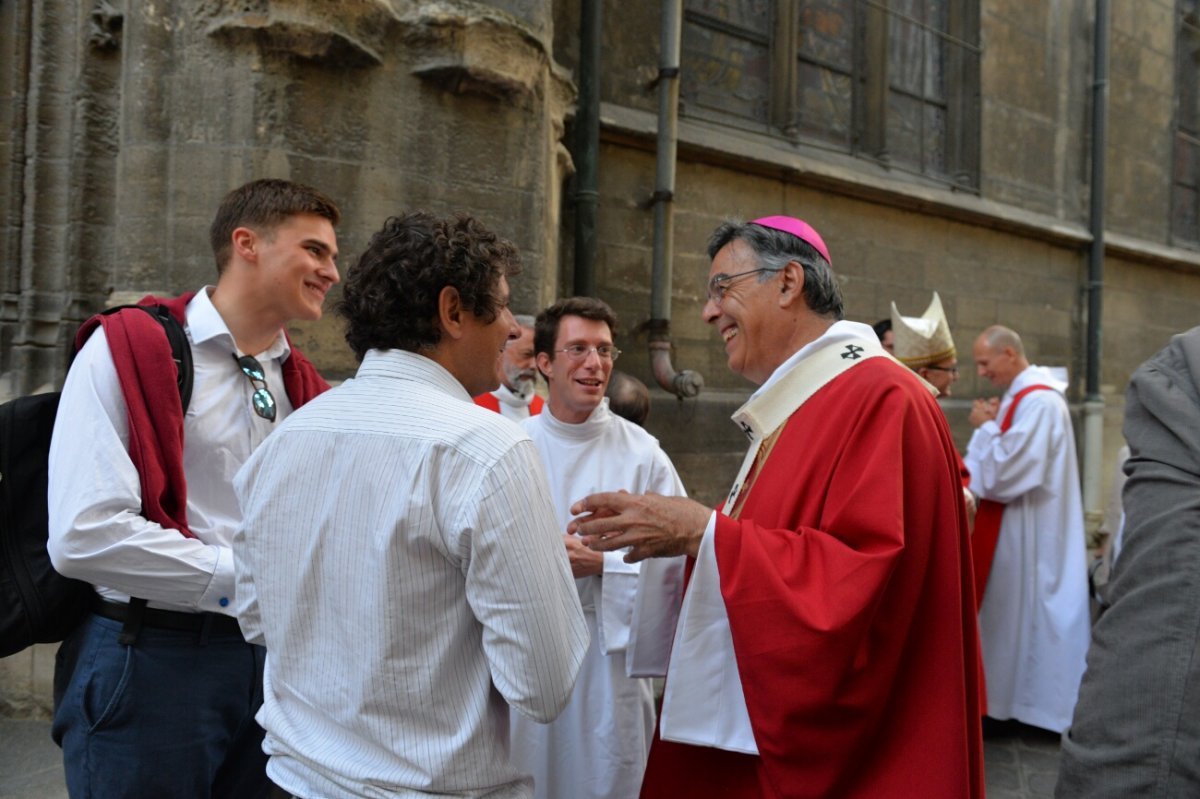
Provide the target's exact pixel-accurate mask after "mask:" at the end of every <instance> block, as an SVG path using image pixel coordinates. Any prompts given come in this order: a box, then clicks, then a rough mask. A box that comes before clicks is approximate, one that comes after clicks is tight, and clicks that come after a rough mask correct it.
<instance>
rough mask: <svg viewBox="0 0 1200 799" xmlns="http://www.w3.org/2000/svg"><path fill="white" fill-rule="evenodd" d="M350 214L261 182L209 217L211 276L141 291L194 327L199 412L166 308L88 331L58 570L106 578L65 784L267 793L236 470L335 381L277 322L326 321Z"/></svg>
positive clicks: (75, 391) (65, 697)
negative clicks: (175, 288)
mask: <svg viewBox="0 0 1200 799" xmlns="http://www.w3.org/2000/svg"><path fill="white" fill-rule="evenodd" d="M338 219H339V212H338V209H337V206H335V205H334V204H333V202H332V201H331V200H329V199H328V198H327V197H325V196H324V195H322V194H321V193H320V192H318V191H316V190H315V189H312V188H309V187H307V186H302V185H299V184H296V183H291V182H288V181H283V180H258V181H254V182H252V183H248V184H246V185H244V186H242V187H240V188H238V189H235V190H234V191H232V192H230V193H229V194H228V195H227V196H226V197H225V199H224V201H223V202H222V203H221V206H220V208H219V209H218V210H217V213H216V218H215V219H214V220H213V223H212V227H211V230H210V239H211V244H212V249H213V254H214V257H215V259H216V266H217V272H218V277H217V284H216V286H215V287H214V286H206V287H204V288H202V289H201V290H200V291H198V292H196V293H195V294H194V295H193V294H187V295H184V296H182V297H178V298H175V299H158V298H152V297H150V298H147V299H146V300H143V303H144V304H157V303H161V304H164V305H166V306H167V307H168V308H169V309H170V311H171V313H172V314H173V315H174V316H175V317H176V319H177V320H178V321H179V322H180V323H181V324H182V325H183V326H184V329H185V332H186V334H187V338H188V341H189V343H190V352H191V357H192V374H193V388H192V394H191V401H190V403H189V405H188V408H187V412H186V414H185V413H184V409H183V408H182V406H181V402H180V391H179V388H178V385H177V383H176V375H175V369H173V368H172V366H173V364H172V361H171V350H170V347H169V345H168V344H167V342H166V339H165V336H164V335H163V331H162V327H161V326H160V324H159V323H158V322H157V321H155V320H153V319H151V318H150V316H149V315H148V314H145V313H143V312H141V311H138V310H136V309H130V310H124V311H121V312H119V313H116V314H112V315H107V316H100V317H94V318H93V319H91V320H89V321H88V322H87V323H85V324H84V326H83V328H82V329H81V330H80V333H79V335H78V337H77V343H78V345H79V347H80V348H79V353H78V355H77V357H76V359H75V362H74V364H73V365H72V367H71V370H70V373H69V374H68V375H67V380H66V384H65V386H64V387H63V393H62V400H61V403H60V405H59V413H58V417H57V421H56V423H55V427H54V436H53V439H52V443H51V448H50V466H49V493H48V500H49V530H50V538H49V543H48V548H49V551H50V555H51V557H52V558H53V561H54V565H55V567H56V568H57V569H58V570H59V571H60V572H62V573H63V574H65V575H67V576H68V577H74V578H77V579H80V580H85V581H87V582H89V583H92V584H93V585H94V586H95V588H96V597H95V604H94V612H93V614H92V615H91V616H90V617H89V618H88V619H87V620H86V621H85V622H84V623H83V624H82V625H81V626H80V627H79V629H78V630H77V631H76V632H75V633H74V634H73V635H72V636H71V638H69V639H68V640H67V642H66V643H64V645H63V649H62V652H61V654H60V658H62V659H61V662H60V669H59V673H58V674H56V683H59V684H60V685H62V686H63V688H64V692H63V694H62V696H61V699H60V700H59V702H58V707H57V708H56V711H55V718H54V728H53V734H54V738H55V740H56V741H58V742H59V744H60V745H61V746H62V748H63V762H64V765H65V767H66V776H67V785H68V788H69V790H70V792H71V795H72V796H89V797H100V798H102V797H117V796H120V797H143V796H144V797H162V796H246V797H256V796H265V795H267V792H268V791H269V790H270V783H269V781H268V780H267V777H266V771H265V765H266V756H265V755H264V754H263V752H262V738H263V731H262V729H261V728H260V727H259V726H258V725H257V724H256V723H255V721H254V714H255V712H256V711H257V710H258V707H259V705H260V704H261V702H262V693H261V690H262V689H261V686H262V666H263V658H264V653H263V649H262V647H260V646H254V645H252V644H249V643H247V642H246V641H245V639H244V638H243V637H242V633H241V631H240V630H239V628H238V624H237V620H236V619H235V618H234V616H233V612H234V605H233V598H234V570H233V557H232V554H231V550H230V543H231V541H232V538H233V533H234V528H235V527H236V525H237V523H238V521H239V519H240V512H239V510H238V502H237V497H236V496H235V495H234V492H233V485H232V482H233V476H234V473H235V472H236V471H237V469H238V467H240V466H241V465H242V463H244V462H245V461H246V459H247V458H249V456H250V453H251V452H252V451H253V450H254V449H255V448H256V447H257V446H258V445H259V444H261V443H262V441H263V440H264V439H265V438H266V437H267V435H268V434H269V433H270V432H271V431H272V430H274V429H275V428H276V427H277V426H278V424H279V423H280V422H282V421H283V419H285V418H286V417H287V416H288V414H290V413H291V412H292V410H293V408H295V407H298V406H300V405H301V404H303V403H304V402H306V401H308V400H309V399H311V398H313V397H314V396H316V395H317V394H319V393H320V392H321V391H323V390H325V389H326V388H328V386H327V385H326V384H325V381H323V380H322V379H321V378H320V376H319V375H318V374H317V373H316V370H315V369H313V367H312V365H311V364H310V363H309V362H308V361H307V360H306V359H305V358H304V357H303V356H302V355H301V354H300V353H299V351H297V350H296V349H294V348H292V347H291V345H290V344H289V342H288V339H287V336H286V335H285V334H284V327H285V326H286V325H287V324H288V323H289V322H290V321H292V320H294V319H305V320H315V319H320V318H321V306H322V303H323V301H324V299H325V295H326V293H327V292H328V291H329V289H330V287H331V286H333V285H334V284H335V283H337V282H338V270H337V263H336V261H337V254H338V249H337V237H336V236H335V234H334V225H336V224H337V222H338ZM156 358H157V359H158V363H157V365H154V359H156ZM131 597H136V598H137V600H138V601H131ZM146 602H148V604H145V603H146Z"/></svg>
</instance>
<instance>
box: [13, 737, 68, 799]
mask: <svg viewBox="0 0 1200 799" xmlns="http://www.w3.org/2000/svg"><path fill="white" fill-rule="evenodd" d="M0 799H67V786H66V784H65V783H64V782H63V769H62V751H61V750H59V748H58V747H57V746H55V745H54V741H51V740H50V722H48V721H26V720H21V719H0Z"/></svg>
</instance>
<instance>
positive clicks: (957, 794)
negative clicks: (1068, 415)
mask: <svg viewBox="0 0 1200 799" xmlns="http://www.w3.org/2000/svg"><path fill="white" fill-rule="evenodd" d="M738 516H739V518H737V519H734V518H730V517H729V516H727V515H725V514H724V513H721V514H719V515H718V517H717V528H716V537H715V552H716V558H717V565H718V570H719V572H720V580H721V593H722V596H723V597H724V600H725V606H726V609H727V612H728V615H729V623H730V629H731V632H732V638H733V648H734V651H735V653H736V657H737V664H738V670H739V673H740V675H741V680H742V688H743V691H744V693H745V697H746V706H747V710H748V712H749V717H750V723H751V726H752V728H753V731H754V737H755V741H756V743H757V747H758V750H759V756H752V755H745V754H740V753H735V752H729V751H725V750H721V749H714V748H709V747H700V746H690V745H685V744H679V743H673V742H669V741H663V740H661V739H660V738H658V737H657V736H656V737H655V740H654V743H653V746H652V748H651V751H650V760H649V763H648V766H647V770H646V776H645V780H644V782H643V787H642V797H643V798H644V799H674V798H675V797H681V796H696V797H871V798H872V799H886V797H897V798H898V799H899V798H901V797H902V798H903V799H912V797H922V799H940V798H942V797H944V798H945V799H951V798H953V799H963V798H964V797H982V796H983V795H984V782H983V742H982V738H981V730H980V721H979V707H980V690H981V684H980V674H981V666H980V660H979V649H978V630H977V627H976V616H975V595H974V586H973V582H972V572H971V553H970V549H969V539H968V534H967V520H966V510H965V508H964V505H963V501H962V483H961V480H960V476H959V461H958V458H957V456H956V452H955V449H954V443H953V441H952V440H951V437H950V431H949V429H948V427H947V426H946V421H945V417H944V416H943V414H942V411H941V409H940V408H939V407H938V405H937V403H936V402H935V401H934V399H933V397H932V396H931V395H930V394H929V392H928V391H927V390H926V389H925V388H924V387H923V386H921V385H920V384H919V383H918V382H917V381H916V380H915V379H913V376H912V374H911V373H910V372H909V370H908V369H906V368H904V367H902V366H900V365H898V364H896V363H894V362H892V361H890V360H887V359H884V358H873V359H870V360H867V361H865V362H863V363H861V364H859V365H857V366H855V367H854V368H852V369H850V370H848V371H847V372H845V373H844V374H842V375H840V376H839V377H837V378H835V379H834V380H833V381H832V382H830V383H828V384H827V385H825V386H824V387H823V388H821V389H820V390H819V391H818V392H817V393H816V394H814V395H813V397H812V398H811V399H809V400H808V402H806V403H805V404H804V405H802V406H801V407H800V408H799V409H798V410H796V411H795V412H794V413H793V414H792V415H791V417H790V418H789V419H788V421H787V422H786V423H785V424H784V426H783V428H782V431H781V433H780V435H779V437H778V440H777V442H776V444H775V446H774V448H773V449H772V450H771V452H770V455H769V456H768V457H767V458H766V460H765V461H764V462H763V465H762V466H761V468H760V471H759V473H758V475H757V477H755V478H754V481H753V483H752V484H751V485H750V488H749V489H748V494H747V495H746V497H745V500H744V502H743V504H742V507H741V508H740V509H739V513H738ZM690 565H691V564H689V567H690ZM667 679H668V681H669V680H670V676H669V675H668V678H667Z"/></svg>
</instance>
